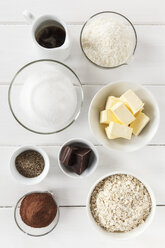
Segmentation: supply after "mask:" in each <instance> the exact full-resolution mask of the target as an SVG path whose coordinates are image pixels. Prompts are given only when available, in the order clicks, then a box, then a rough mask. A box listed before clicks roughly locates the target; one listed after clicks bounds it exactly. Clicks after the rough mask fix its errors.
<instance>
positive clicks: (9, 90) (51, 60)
mask: <svg viewBox="0 0 165 248" xmlns="http://www.w3.org/2000/svg"><path fill="white" fill-rule="evenodd" d="M38 62H53V63H57V64H60V65H62V66H64V67H66V68H67V69H68V70H70V71H71V72H72V73H73V74H74V75H75V77H76V78H77V80H78V83H79V86H80V89H81V97H82V99H81V104H80V108H79V110H78V111H77V113H76V115H75V117H74V118H73V120H72V121H71V122H70V123H69V124H68V125H66V126H65V127H63V128H61V129H59V130H57V131H53V132H39V131H35V130H33V129H31V128H28V127H27V126H25V125H24V124H23V123H22V122H20V121H19V119H18V118H17V116H16V115H15V113H14V110H13V108H12V104H11V100H10V95H11V89H12V86H13V84H14V81H15V79H16V77H17V76H18V75H19V73H20V72H22V71H23V70H24V69H25V68H26V67H28V66H30V65H32V64H35V63H38ZM83 102H84V93H83V89H82V84H81V81H80V79H79V77H78V76H77V74H76V73H75V72H74V71H73V70H72V69H71V68H70V67H69V66H67V65H65V64H64V63H62V62H60V61H57V60H53V59H40V60H34V61H32V62H30V63H28V64H26V65H24V66H23V67H21V69H19V70H18V71H17V72H16V74H15V76H14V77H13V79H12V81H11V83H10V86H9V89H8V104H9V108H10V111H11V113H12V115H13V116H14V118H15V120H16V121H17V122H18V123H19V124H20V125H21V126H22V127H24V128H25V129H27V130H28V131H30V132H33V133H36V134H45V135H48V134H55V133H59V132H61V131H63V130H65V129H66V128H68V127H69V126H71V125H72V124H73V123H74V122H75V121H76V120H77V118H78V117H79V115H80V112H81V109H82V105H83Z"/></svg>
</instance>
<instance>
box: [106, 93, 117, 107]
mask: <svg viewBox="0 0 165 248" xmlns="http://www.w3.org/2000/svg"><path fill="white" fill-rule="evenodd" d="M117 102H120V98H119V97H114V96H109V97H108V98H107V101H106V105H105V109H110V108H111V107H113V105H115V104H116V103H117Z"/></svg>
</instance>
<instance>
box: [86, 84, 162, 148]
mask: <svg viewBox="0 0 165 248" xmlns="http://www.w3.org/2000/svg"><path fill="white" fill-rule="evenodd" d="M130 91H131V92H132V94H134V95H135V98H136V99H135V101H134V102H136V100H137V99H138V100H137V101H139V102H140V103H141V105H139V107H142V108H141V110H139V111H138V112H136V111H135V112H136V113H135V114H134V113H133V112H131V111H133V110H134V109H131V108H129V106H128V105H126V104H125V102H124V101H123V100H122V99H123V98H122V97H123V96H124V95H125V94H126V93H127V95H128V92H130ZM110 97H112V98H114V99H117V100H116V101H122V102H123V103H121V102H117V103H115V104H114V105H113V107H109V106H107V103H108V99H109V98H110ZM129 97H130V95H129ZM133 100H134V99H133ZM117 105H120V107H121V106H122V105H124V106H123V108H125V109H124V110H125V112H124V114H122V118H123V117H124V120H122V122H123V121H125V119H126V118H127V117H128V116H127V113H126V112H129V116H131V118H133V119H132V120H130V119H129V122H128V123H125V124H122V125H120V124H121V119H120V120H119V119H117V122H118V121H120V124H119V123H117V124H116V123H114V122H115V120H114V121H111V120H110V123H109V124H102V123H101V113H104V112H106V111H110V113H112V114H113V115H114V113H115V114H116V112H113V111H115V110H114V108H116V107H115V106H117ZM130 106H131V105H130ZM127 107H128V108H127ZM107 108H108V109H107ZM118 110H119V109H118ZM118 114H119V113H118ZM137 114H139V115H137ZM104 117H105V116H103V118H104ZM139 117H140V118H141V117H144V121H146V119H145V118H148V120H149V121H148V122H147V123H146V125H145V126H144V127H143V129H142V130H141V132H140V133H139V134H137V133H134V128H132V126H131V125H132V124H133V123H136V121H137V120H138V119H139ZM117 118H119V115H117ZM120 118H121V116H120ZM129 118H130V117H129ZM88 119H89V125H90V128H91V130H92V132H93V134H94V136H95V137H96V139H97V140H98V141H99V142H100V143H101V144H102V145H103V146H104V147H106V148H108V149H114V150H120V151H124V152H131V151H136V150H138V149H140V148H142V147H143V146H145V145H146V144H148V143H149V142H150V141H151V140H152V138H153V137H154V135H155V134H156V131H157V129H158V127H159V122H160V113H159V107H158V104H157V101H156V100H155V97H154V96H153V95H152V94H151V93H150V91H149V90H148V89H147V88H146V87H144V86H142V85H140V84H136V83H132V82H114V83H110V84H108V85H106V86H104V87H103V88H101V89H100V90H99V91H98V92H97V93H96V95H95V96H94V98H93V99H92V102H91V104H90V107H89V114H88ZM134 120H135V122H134ZM132 121H133V122H132ZM112 123H113V124H115V125H114V126H113V127H112V126H111V127H110V125H111V124H112ZM126 124H127V125H126ZM138 124H139V123H138ZM141 124H142V125H143V124H144V123H143V120H141ZM115 126H119V127H120V128H122V129H124V132H123V133H124V134H125V133H126V131H127V130H128V131H129V132H130V134H131V136H130V137H126V138H128V139H126V138H124V137H121V136H118V137H117V138H115V139H114V138H113V137H112V139H111V137H110V136H109V137H108V135H107V132H106V130H107V127H108V129H109V130H112V128H113V129H114V127H115ZM124 126H127V127H124ZM138 127H139V126H138ZM125 129H127V130H126V131H125ZM132 130H133V131H132ZM114 131H115V132H116V134H115V135H118V134H119V132H118V129H117V130H114ZM120 131H121V130H120ZM135 131H137V130H135ZM138 131H140V130H138ZM123 133H122V134H123ZM108 134H110V135H111V133H108ZM119 135H121V132H120V134H119Z"/></svg>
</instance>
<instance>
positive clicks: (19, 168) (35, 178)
mask: <svg viewBox="0 0 165 248" xmlns="http://www.w3.org/2000/svg"><path fill="white" fill-rule="evenodd" d="M49 166H50V162H49V157H48V155H47V154H46V152H45V151H44V150H42V149H41V148H39V147H36V146H23V147H19V148H18V149H17V150H16V151H15V152H14V153H13V155H12V157H11V159H10V170H11V174H12V176H13V177H14V178H15V179H16V180H17V181H18V182H20V183H22V184H26V185H32V184H37V183H40V182H41V181H42V180H43V179H44V178H45V177H46V175H47V174H48V171H49Z"/></svg>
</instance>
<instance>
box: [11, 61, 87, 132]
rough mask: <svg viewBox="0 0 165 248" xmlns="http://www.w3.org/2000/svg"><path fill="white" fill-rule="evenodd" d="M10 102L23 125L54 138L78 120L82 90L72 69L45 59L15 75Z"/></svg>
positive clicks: (16, 117) (17, 118)
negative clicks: (53, 135)
mask: <svg viewBox="0 0 165 248" xmlns="http://www.w3.org/2000/svg"><path fill="white" fill-rule="evenodd" d="M8 100H9V107H10V110H11V112H12V114H13V116H14V118H15V119H16V120H17V122H18V123H19V124H20V125H22V126H23V127H24V128H26V129H27V130H29V131H32V132H34V133H38V134H53V133H57V132H60V131H62V130H64V129H66V128H67V127H69V126H70V125H71V124H72V123H73V122H74V121H75V120H76V119H77V118H78V116H79V114H80V111H81V107H82V103H83V90H82V85H81V82H80V80H79V78H78V77H77V75H76V74H75V73H74V71H73V70H72V69H71V68H69V67H68V66H66V65H65V64H63V63H61V62H59V61H55V60H45V59H43V60H37V61H33V62H31V63H29V64H27V65H25V66H24V67H22V68H21V69H20V70H19V71H18V72H17V73H16V75H15V76H14V78H13V80H12V82H11V84H10V87H9V92H8Z"/></svg>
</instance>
